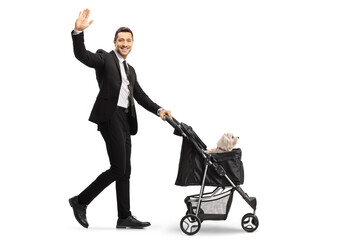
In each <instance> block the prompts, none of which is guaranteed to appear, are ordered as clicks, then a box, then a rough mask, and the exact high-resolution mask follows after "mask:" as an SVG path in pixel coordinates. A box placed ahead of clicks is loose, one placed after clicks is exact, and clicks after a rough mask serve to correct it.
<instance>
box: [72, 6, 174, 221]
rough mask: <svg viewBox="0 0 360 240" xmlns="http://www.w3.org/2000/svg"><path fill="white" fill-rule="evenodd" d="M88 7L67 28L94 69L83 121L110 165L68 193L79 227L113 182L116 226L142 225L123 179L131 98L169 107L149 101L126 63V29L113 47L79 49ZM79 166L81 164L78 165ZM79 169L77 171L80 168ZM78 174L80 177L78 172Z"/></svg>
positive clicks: (132, 117)
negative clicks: (93, 129) (92, 126)
mask: <svg viewBox="0 0 360 240" xmlns="http://www.w3.org/2000/svg"><path fill="white" fill-rule="evenodd" d="M89 15H90V10H88V9H85V10H84V11H83V12H82V13H81V12H80V13H79V17H78V18H77V20H76V22H75V29H74V30H73V31H72V39H73V47H74V54H75V57H76V58H77V59H78V60H79V61H80V62H82V63H83V64H85V65H86V66H88V67H91V68H94V69H95V71H96V79H97V82H98V85H99V93H98V96H97V98H96V100H95V103H94V106H93V109H92V111H91V114H90V118H89V120H90V121H91V122H94V123H96V124H97V125H98V130H99V131H100V132H101V135H102V137H103V139H104V141H105V144H106V149H107V153H108V156H109V160H110V168H109V169H108V170H106V171H105V172H103V173H101V174H100V175H99V176H98V177H97V178H96V179H95V180H94V181H93V182H92V183H91V184H90V185H89V186H88V187H87V188H86V189H85V190H83V191H82V192H81V193H80V194H79V195H77V196H75V197H73V198H70V199H69V202H70V205H71V207H72V208H73V212H74V215H75V218H76V220H77V221H78V222H79V223H80V224H81V225H82V226H83V227H85V228H87V227H88V226H89V224H88V221H87V218H86V209H87V206H88V205H89V204H90V203H91V202H92V200H94V199H95V198H96V196H98V195H99V194H100V193H101V192H102V191H103V190H104V189H105V188H106V187H107V186H109V185H110V184H111V183H112V182H114V181H115V182H116V197H117V208H118V221H117V224H116V227H117V228H144V227H147V226H150V223H149V222H141V221H139V220H137V219H136V218H134V217H133V216H132V213H131V211H130V196H129V181H130V173H131V163H130V155H131V137H130V135H135V134H136V133H137V129H138V125H137V117H136V111H135V104H134V99H135V100H136V101H137V102H138V103H139V104H140V105H141V106H142V107H144V108H145V109H147V110H148V111H150V112H152V113H154V114H157V115H158V116H160V117H161V118H162V119H163V120H164V116H165V114H166V115H168V116H169V117H171V112H170V111H169V110H165V109H163V108H161V107H160V106H159V105H157V104H156V103H154V102H153V101H152V100H151V99H150V98H149V97H148V96H147V95H146V94H145V92H144V91H143V90H142V88H141V87H140V85H139V83H138V81H137V77H136V73H135V69H134V68H133V67H132V66H131V65H129V64H128V63H127V62H126V58H127V56H128V54H129V53H130V52H131V49H132V46H133V42H134V38H133V33H132V31H131V30H130V29H129V28H126V27H121V28H119V29H118V30H117V31H116V33H115V37H114V45H115V50H113V51H111V52H109V53H108V52H106V51H104V50H101V49H100V50H98V51H97V52H96V53H92V52H90V51H88V50H86V48H85V44H84V30H85V29H86V28H88V27H89V26H90V25H91V23H92V22H93V20H92V21H90V22H89V20H88V19H89ZM81 170H82V169H81ZM81 170H80V171H79V173H81ZM78 177H81V176H80V174H79V176H78Z"/></svg>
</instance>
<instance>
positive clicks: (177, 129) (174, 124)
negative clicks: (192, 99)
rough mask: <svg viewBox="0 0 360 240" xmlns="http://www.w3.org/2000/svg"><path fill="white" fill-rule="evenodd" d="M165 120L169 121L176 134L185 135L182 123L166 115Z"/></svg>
mask: <svg viewBox="0 0 360 240" xmlns="http://www.w3.org/2000/svg"><path fill="white" fill-rule="evenodd" d="M164 118H165V121H167V122H168V123H169V124H170V125H171V126H172V127H173V128H174V129H175V132H180V133H181V135H182V134H183V131H182V130H181V127H180V123H179V122H178V121H177V120H176V119H175V118H174V117H173V118H172V119H171V118H170V117H169V116H168V115H164Z"/></svg>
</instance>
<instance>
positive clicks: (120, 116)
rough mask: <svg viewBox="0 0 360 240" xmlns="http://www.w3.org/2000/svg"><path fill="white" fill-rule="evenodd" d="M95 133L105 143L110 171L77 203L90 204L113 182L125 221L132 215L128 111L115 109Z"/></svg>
mask: <svg viewBox="0 0 360 240" xmlns="http://www.w3.org/2000/svg"><path fill="white" fill-rule="evenodd" d="M98 130H99V131H100V132H101V135H102V137H103V138H104V140H105V144H106V149H107V153H108V156H109V160H110V168H109V169H108V170H106V171H105V172H103V173H101V174H100V175H99V176H98V177H97V178H96V179H95V181H94V182H92V183H91V184H90V185H89V186H88V187H87V188H86V189H85V190H84V191H83V192H81V193H80V194H79V196H78V199H79V203H81V204H86V205H88V204H90V202H91V201H92V200H94V199H95V198H96V196H98V195H99V194H100V193H101V192H102V191H103V190H104V189H105V188H106V187H107V186H109V185H110V184H111V183H112V182H114V181H116V198H117V208H118V217H119V218H122V219H124V218H127V217H128V216H130V215H131V212H130V173H131V164H130V155H131V137H130V126H129V113H128V110H127V109H125V108H121V107H117V109H116V111H115V113H114V115H113V116H112V118H111V119H110V120H109V121H108V122H104V123H99V124H98Z"/></svg>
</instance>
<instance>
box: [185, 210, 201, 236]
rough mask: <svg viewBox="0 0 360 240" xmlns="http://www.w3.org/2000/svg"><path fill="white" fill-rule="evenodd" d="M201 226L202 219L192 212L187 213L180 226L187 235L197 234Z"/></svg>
mask: <svg viewBox="0 0 360 240" xmlns="http://www.w3.org/2000/svg"><path fill="white" fill-rule="evenodd" d="M200 227H201V221H200V219H199V218H198V217H197V216H195V215H192V214H188V215H185V216H184V217H183V218H182V219H181V221H180V228H181V231H183V232H184V233H185V234H187V235H194V234H196V233H197V232H198V231H199V230H200Z"/></svg>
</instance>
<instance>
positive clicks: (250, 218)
mask: <svg viewBox="0 0 360 240" xmlns="http://www.w3.org/2000/svg"><path fill="white" fill-rule="evenodd" d="M241 226H242V228H243V229H244V230H245V231H247V232H254V231H255V230H256V229H257V228H258V226H259V220H258V218H257V216H256V215H254V214H252V213H247V214H245V215H244V216H243V218H242V220H241Z"/></svg>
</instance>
